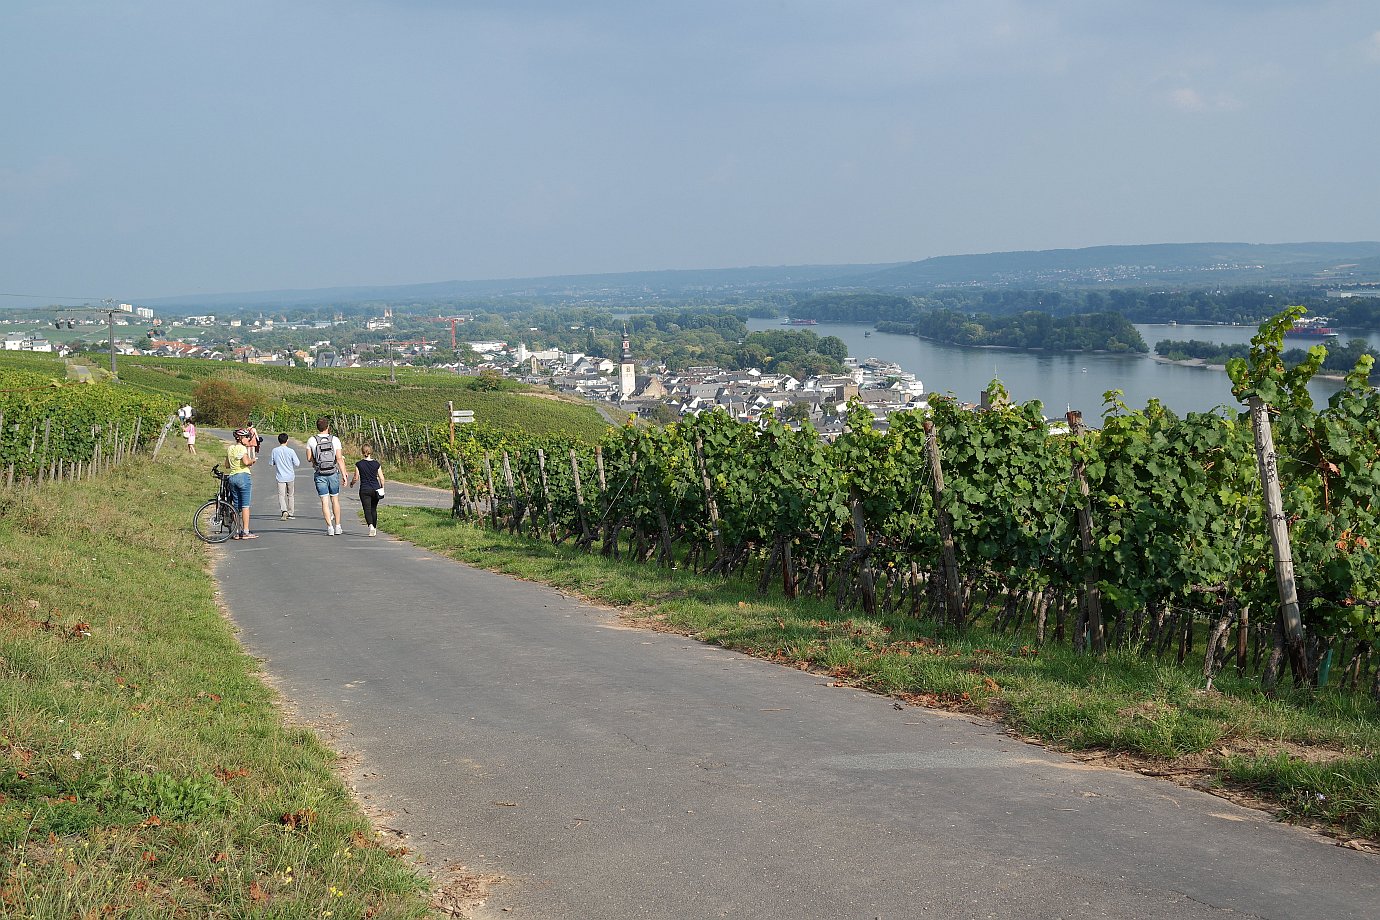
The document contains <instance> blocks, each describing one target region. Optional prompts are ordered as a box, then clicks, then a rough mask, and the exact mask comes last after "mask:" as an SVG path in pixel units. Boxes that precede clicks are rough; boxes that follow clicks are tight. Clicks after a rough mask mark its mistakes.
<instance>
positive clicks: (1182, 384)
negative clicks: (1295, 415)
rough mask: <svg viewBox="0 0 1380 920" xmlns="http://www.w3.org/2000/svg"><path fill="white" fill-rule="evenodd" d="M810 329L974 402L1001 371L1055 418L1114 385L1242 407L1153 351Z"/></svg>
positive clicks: (1210, 332) (1325, 386)
mask: <svg viewBox="0 0 1380 920" xmlns="http://www.w3.org/2000/svg"><path fill="white" fill-rule="evenodd" d="M748 328H749V329H750V330H752V331H754V332H755V331H759V330H766V329H788V328H797V327H789V326H783V325H781V321H780V320H767V319H752V320H748ZM808 328H810V329H811V330H812V331H813V332H815V333H816V334H817V335H833V336H838V337H839V338H840V339H842V340H843V341H844V343H845V344H846V345H847V346H848V353H849V354H850V355H852V356H853V357H855V358H859V359H861V358H867V357H877V358H881V359H882V360H885V361H894V362H895V363H897V364H899V365H900V366H901V368H902V369H903V370H907V371H909V372H911V373H913V374H915V375H916V376H917V377H919V378H920V380H921V381H922V382H923V383H924V384H925V392H926V393H952V394H953V395H955V396H957V397H958V398H959V399H962V400H966V401H968V402H977V401H978V397H979V394H981V392H982V391H983V390H984V389H985V388H986V387H987V384H988V383H989V382H990V381H991V380H992V379H993V378H994V377H995V378H998V379H1000V380H1001V382H1002V383H1003V384H1004V385H1005V386H1006V389H1007V391H1008V392H1009V393H1010V394H1011V397H1012V399H1015V400H1017V401H1019V402H1026V401H1028V400H1031V399H1038V400H1040V401H1041V402H1042V403H1044V406H1045V415H1048V416H1054V415H1061V414H1063V413H1064V412H1065V411H1066V410H1068V409H1078V410H1080V411H1082V413H1083V415H1084V416H1085V417H1087V418H1088V419H1089V420H1094V419H1097V418H1099V417H1101V415H1102V396H1103V394H1104V393H1105V392H1107V391H1108V390H1121V391H1122V393H1123V395H1122V397H1121V398H1122V400H1123V401H1124V402H1125V403H1126V404H1127V405H1129V406H1131V407H1132V408H1133V409H1138V408H1142V407H1143V406H1144V405H1145V404H1146V403H1147V402H1148V401H1149V400H1150V399H1152V398H1155V399H1159V400H1160V402H1162V403H1164V404H1165V405H1166V406H1168V407H1169V408H1170V409H1173V410H1174V411H1175V412H1177V413H1179V414H1181V415H1182V414H1183V413H1185V412H1202V411H1207V410H1209V409H1212V408H1214V407H1216V406H1229V407H1231V408H1235V409H1239V408H1241V405H1240V404H1239V403H1238V402H1237V401H1236V399H1235V397H1233V396H1232V395H1231V381H1230V380H1228V379H1227V375H1226V373H1224V372H1223V371H1220V370H1211V369H1208V368H1202V367H1183V366H1179V365H1175V364H1167V363H1165V362H1162V361H1156V360H1155V359H1154V358H1152V357H1151V356H1149V355H1111V354H1049V353H1045V352H1035V351H1019V350H1015V349H998V348H968V347H962V346H958V345H941V344H938V343H935V342H926V341H924V340H923V339H919V338H916V337H915V336H912V335H896V334H893V333H884V332H876V331H874V329H873V327H872V325H871V324H870V323H820V324H819V325H817V326H811V327H808ZM1136 328H1137V329H1138V330H1139V331H1140V334H1141V337H1142V338H1144V339H1145V342H1146V344H1147V345H1149V346H1150V347H1151V348H1152V349H1153V348H1154V347H1155V343H1156V342H1159V341H1162V340H1164V339H1175V340H1188V339H1200V340H1203V341H1209V342H1221V343H1237V342H1246V343H1248V342H1250V340H1251V336H1252V335H1254V334H1255V331H1256V330H1255V329H1254V328H1253V327H1250V326H1182V325H1180V326H1161V325H1140V324H1137V326H1136ZM868 333H871V334H870V335H868ZM1353 337H1355V338H1364V339H1366V340H1367V341H1368V342H1370V344H1371V347H1372V348H1380V334H1375V333H1371V334H1356V335H1354V336H1353V335H1350V334H1348V333H1347V332H1346V331H1345V330H1343V331H1342V339H1343V340H1347V339H1350V338H1353ZM1295 341H1297V342H1299V344H1300V346H1302V347H1306V346H1307V345H1308V344H1309V343H1308V342H1307V341H1306V340H1292V339H1291V340H1290V341H1289V346H1290V347H1292V346H1293V345H1294V343H1295ZM1338 387H1339V384H1338V383H1337V382H1336V381H1333V380H1315V381H1313V382H1312V383H1311V384H1310V385H1309V392H1310V393H1312V395H1313V399H1314V400H1315V401H1316V402H1317V403H1318V404H1319V405H1322V404H1324V403H1325V402H1326V401H1327V397H1328V396H1330V395H1331V394H1332V393H1334V392H1335V391H1336V390H1337V389H1338Z"/></svg>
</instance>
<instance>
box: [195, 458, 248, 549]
mask: <svg viewBox="0 0 1380 920" xmlns="http://www.w3.org/2000/svg"><path fill="white" fill-rule="evenodd" d="M211 475H212V476H215V477H216V478H217V479H219V480H220V490H219V491H218V492H217V493H216V497H215V498H213V499H211V500H210V501H208V502H207V503H206V504H204V505H202V506H201V507H200V508H198V509H196V514H194V515H192V530H193V531H195V533H196V535H197V536H198V537H200V538H201V539H202V540H204V541H206V542H207V543H224V542H225V541H226V540H229V539H231V538H232V537H238V536H239V535H240V515H239V512H238V511H236V510H235V504H234V502H232V501H230V477H229V476H227V475H226V474H225V473H222V472H221V471H220V464H216V465H215V467H213V468H212V470H211Z"/></svg>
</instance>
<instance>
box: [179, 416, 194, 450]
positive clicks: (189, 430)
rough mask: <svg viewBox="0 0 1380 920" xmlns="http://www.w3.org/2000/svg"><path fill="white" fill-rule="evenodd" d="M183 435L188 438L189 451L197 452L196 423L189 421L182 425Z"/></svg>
mask: <svg viewBox="0 0 1380 920" xmlns="http://www.w3.org/2000/svg"><path fill="white" fill-rule="evenodd" d="M182 437H184V438H186V439H187V453H189V454H194V453H196V425H194V424H193V423H192V422H190V421H188V422H186V423H185V424H184V425H183V426H182Z"/></svg>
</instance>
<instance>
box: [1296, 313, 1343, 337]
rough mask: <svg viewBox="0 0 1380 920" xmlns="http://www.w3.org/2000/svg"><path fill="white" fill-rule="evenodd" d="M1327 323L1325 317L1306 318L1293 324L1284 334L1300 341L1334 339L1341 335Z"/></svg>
mask: <svg viewBox="0 0 1380 920" xmlns="http://www.w3.org/2000/svg"><path fill="white" fill-rule="evenodd" d="M1327 323H1328V319H1327V317H1326V316H1308V317H1305V318H1303V319H1301V320H1299V321H1298V322H1296V323H1294V325H1292V326H1290V327H1289V328H1288V329H1287V330H1285V332H1284V334H1285V335H1286V336H1290V337H1294V338H1302V339H1335V338H1337V337H1338V336H1339V335H1341V333H1339V332H1338V331H1337V330H1336V329H1333V328H1332V327H1331V326H1329V325H1328V324H1327Z"/></svg>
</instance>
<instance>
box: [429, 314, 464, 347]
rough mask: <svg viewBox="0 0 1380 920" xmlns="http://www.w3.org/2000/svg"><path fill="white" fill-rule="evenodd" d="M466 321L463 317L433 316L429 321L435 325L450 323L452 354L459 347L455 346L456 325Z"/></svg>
mask: <svg viewBox="0 0 1380 920" xmlns="http://www.w3.org/2000/svg"><path fill="white" fill-rule="evenodd" d="M464 321H465V318H464V317H463V316H433V317H430V319H429V322H433V323H450V350H451V351H452V352H454V351H455V349H456V348H457V347H458V346H456V344H455V324H456V323H463V322H464Z"/></svg>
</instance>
